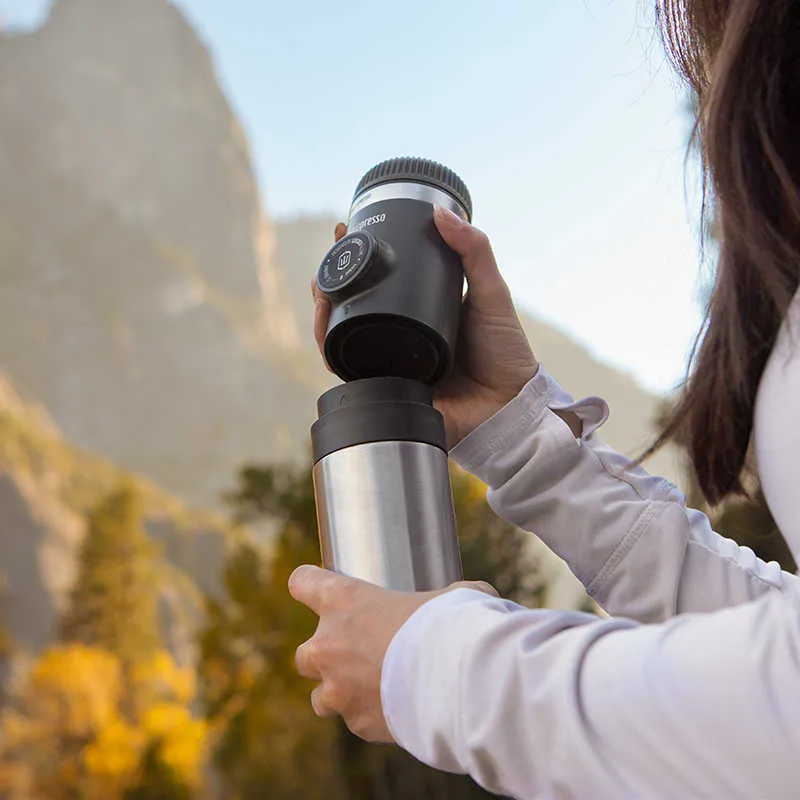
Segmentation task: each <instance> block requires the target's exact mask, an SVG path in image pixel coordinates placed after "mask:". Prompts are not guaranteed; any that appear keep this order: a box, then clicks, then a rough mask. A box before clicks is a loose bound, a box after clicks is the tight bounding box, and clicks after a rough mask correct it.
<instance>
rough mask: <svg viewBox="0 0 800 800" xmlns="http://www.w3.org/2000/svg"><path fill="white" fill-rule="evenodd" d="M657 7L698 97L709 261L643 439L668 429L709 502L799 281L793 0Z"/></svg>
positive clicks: (799, 143) (799, 90)
mask: <svg viewBox="0 0 800 800" xmlns="http://www.w3.org/2000/svg"><path fill="white" fill-rule="evenodd" d="M657 13H658V20H659V22H660V27H661V31H662V36H663V39H664V42H665V44H666V47H667V51H668V53H669V55H670V57H671V59H672V61H673V62H674V64H675V65H676V66H677V68H678V70H679V71H680V72H681V73H682V74H683V76H684V77H685V78H686V80H687V81H688V82H689V84H690V86H691V87H692V89H693V91H694V92H695V93H696V96H697V100H698V109H699V113H698V120H697V126H696V129H695V136H696V139H697V141H698V142H699V145H700V151H701V153H702V156H703V165H704V174H705V176H706V186H707V202H708V204H709V206H710V210H711V211H712V212H713V215H714V227H715V231H716V234H717V237H718V239H719V265H718V269H717V274H716V281H715V284H714V288H713V291H712V293H711V298H710V301H709V305H708V309H707V314H706V321H705V325H704V326H703V329H702V331H701V332H700V334H699V336H698V340H697V343H696V345H695V351H694V357H693V359H692V365H691V370H690V374H689V377H688V379H687V382H686V384H685V386H684V390H683V393H682V396H681V398H680V400H679V402H678V404H677V405H676V407H675V410H674V412H673V413H672V414H671V416H670V418H669V419H668V421H667V424H666V427H665V429H664V431H663V433H662V434H661V436H660V437H659V439H658V441H657V442H656V445H655V447H659V446H661V445H662V444H664V443H665V442H666V441H668V440H669V439H671V438H673V437H674V436H675V435H676V434H678V433H680V435H681V439H682V440H683V441H684V442H686V443H687V445H688V449H689V454H690V457H691V460H692V463H693V465H694V469H695V472H696V475H697V480H698V483H699V485H700V488H701V489H702V490H703V493H704V494H705V496H706V498H707V499H708V501H709V502H710V503H712V504H715V503H717V502H719V501H720V500H722V499H723V498H724V497H725V496H726V495H728V494H731V493H736V492H741V491H742V470H743V467H744V464H745V459H746V456H747V451H748V447H749V442H750V434H751V431H752V427H753V410H754V405H755V399H756V393H757V390H758V384H759V382H760V380H761V376H762V374H763V372H764V367H765V365H766V362H767V358H768V357H769V354H770V352H771V350H772V348H773V346H774V344H775V340H776V337H777V334H778V331H779V329H780V326H781V322H782V320H783V318H784V317H785V315H786V311H787V308H788V306H789V304H790V302H791V300H792V297H793V296H794V294H795V292H796V291H797V288H798V281H799V280H800V0H658V2H657ZM797 402H800V398H797ZM654 449H655V448H654Z"/></svg>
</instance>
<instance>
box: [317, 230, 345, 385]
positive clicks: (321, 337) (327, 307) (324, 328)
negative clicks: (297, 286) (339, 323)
mask: <svg viewBox="0 0 800 800" xmlns="http://www.w3.org/2000/svg"><path fill="white" fill-rule="evenodd" d="M346 233H347V225H345V224H344V223H343V222H339V223H338V224H337V225H336V228H335V229H334V231H333V238H334V240H335V241H337V242H338V241H339V239H341V238H342V237H343V236H344V235H345V234H346ZM311 296H312V297H313V298H314V341H315V342H316V343H317V347H318V348H319V351H320V353H322V356H323V358H324V357H325V334H326V333H327V332H328V321H329V320H330V316H331V301H330V300H329V299H328V298H327V297H326V296H325V295H324V294H323V293H322V292H321V291H320V288H319V286H318V285H317V276H316V275H315V276H314V277H313V278H312V279H311ZM325 366H326V367H328V369H329V370H330V366H329V365H328V364H327V362H326V364H325Z"/></svg>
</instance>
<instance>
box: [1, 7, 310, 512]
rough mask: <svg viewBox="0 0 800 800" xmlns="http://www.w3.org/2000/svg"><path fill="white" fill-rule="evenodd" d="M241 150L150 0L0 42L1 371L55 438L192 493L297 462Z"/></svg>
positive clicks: (302, 355)
mask: <svg viewBox="0 0 800 800" xmlns="http://www.w3.org/2000/svg"><path fill="white" fill-rule="evenodd" d="M273 249H274V230H273V229H272V227H271V226H270V224H269V223H268V222H266V221H265V220H264V216H263V214H262V211H261V207H260V201H259V197H258V194H257V191H256V187H255V183H254V179H253V174H252V168H251V164H250V157H249V153H248V149H247V144H246V142H245V140H244V137H243V135H242V131H241V128H240V126H239V124H238V122H237V120H236V119H235V117H234V116H233V114H232V113H231V110H230V107H229V105H228V102H227V100H226V99H225V96H224V95H223V93H222V90H221V89H220V87H219V85H218V82H217V80H216V77H215V74H214V70H213V64H212V62H211V59H210V57H209V54H208V52H207V51H206V48H205V47H204V45H203V44H202V43H201V42H200V40H199V38H198V37H197V35H196V34H195V32H194V31H193V30H192V28H191V27H190V26H189V24H188V23H187V22H186V20H185V19H184V18H183V17H182V16H181V14H180V13H179V12H178V11H177V9H175V8H174V7H173V6H172V5H171V4H170V3H168V2H167V1H166V0H114V2H108V0H59V2H56V3H55V5H54V6H53V8H52V12H51V16H50V19H49V20H48V22H47V23H46V24H45V25H44V26H43V27H42V28H41V29H40V30H37V31H35V32H34V33H31V34H26V35H17V36H11V35H5V36H0V269H2V292H0V333H1V335H0V371H3V372H5V373H6V374H7V375H9V376H10V377H11V378H12V380H13V382H14V385H15V387H16V389H17V390H18V391H19V392H20V393H21V394H22V395H23V396H24V397H25V398H28V399H33V400H36V401H37V402H40V403H42V404H43V405H44V406H45V407H46V408H47V409H48V411H49V413H50V414H51V415H52V417H53V418H54V420H55V421H56V423H57V424H58V426H59V427H60V428H61V429H62V430H63V432H64V434H65V436H66V437H67V438H68V439H69V440H70V441H73V442H75V443H76V444H77V445H79V446H80V447H84V448H86V449H88V450H91V451H93V452H98V453H101V454H103V455H105V456H106V457H108V458H110V459H112V460H114V461H115V462H118V463H120V464H121V465H123V466H126V467H129V468H131V469H135V470H137V471H139V472H142V473H144V474H146V475H148V476H149V477H151V478H152V479H154V480H155V481H157V482H158V483H159V484H160V485H162V486H164V487H165V488H166V489H169V490H170V491H173V492H176V493H177V494H179V495H180V496H182V497H184V498H185V499H187V500H190V501H192V502H202V503H214V502H216V501H217V499H218V496H219V493H220V492H221V491H222V490H223V489H225V488H227V487H228V486H229V484H230V481H231V476H232V475H233V474H234V472H235V470H236V469H237V468H238V466H239V465H240V464H241V463H242V461H245V460H259V461H269V460H286V459H297V457H298V453H299V452H301V451H302V450H303V447H302V444H301V443H302V442H303V441H304V440H305V438H306V436H307V427H308V419H309V418H310V416H311V414H312V412H313V401H314V397H315V395H316V389H317V388H318V387H319V385H320V380H321V379H322V378H323V372H322V370H321V369H320V368H319V366H318V363H317V360H316V359H314V358H312V357H311V354H309V353H307V352H305V351H303V350H302V349H301V348H300V346H299V333H298V330H299V328H298V325H297V322H296V320H295V318H294V315H293V311H292V308H291V304H290V303H288V302H287V299H286V289H285V286H284V277H283V275H282V274H281V273H280V272H278V271H277V270H276V268H275V263H274V259H273V255H272V251H273Z"/></svg>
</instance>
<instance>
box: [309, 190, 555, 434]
mask: <svg viewBox="0 0 800 800" xmlns="http://www.w3.org/2000/svg"><path fill="white" fill-rule="evenodd" d="M434 222H435V224H436V227H437V229H438V231H439V233H440V234H441V236H442V238H443V239H444V241H445V242H446V243H447V244H448V245H449V246H450V247H451V248H452V249H453V250H454V251H455V252H456V253H458V255H459V256H460V257H461V261H462V264H463V265H464V274H465V275H466V278H467V286H468V291H467V294H466V296H465V298H464V308H463V310H462V314H461V331H460V334H459V341H458V345H457V347H456V363H455V365H454V368H453V371H452V373H451V374H450V376H449V377H448V378H446V379H445V380H444V381H443V382H442V383H441V384H439V386H437V387H436V400H435V405H436V407H437V408H438V409H439V411H441V412H442V415H443V416H444V421H445V429H446V432H447V443H448V447H453V446H454V445H456V444H457V443H458V442H460V441H461V439H463V438H464V437H465V436H467V435H468V434H469V433H471V432H472V431H473V430H474V429H475V428H477V427H478V426H479V425H480V424H481V423H482V422H485V421H486V420H487V419H489V417H491V416H492V415H493V414H495V413H496V412H497V411H499V410H500V408H502V407H503V406H504V405H506V403H508V402H509V401H511V400H513V399H514V397H516V395H517V394H518V393H519V392H520V390H521V389H522V388H523V386H525V384H526V383H527V382H528V381H529V380H530V379H531V378H532V377H533V376H534V375H535V374H536V372H537V370H538V369H539V365H538V363H537V361H536V358H535V356H534V354H533V351H532V350H531V347H530V344H529V343H528V339H527V337H526V336H525V333H524V331H523V330H522V325H521V324H520V321H519V318H518V316H517V312H516V310H515V308H514V303H513V301H512V300H511V293H510V292H509V290H508V286H507V285H506V283H505V281H504V280H503V278H502V276H501V275H500V271H499V270H498V268H497V262H496V261H495V258H494V254H493V253H492V247H491V245H490V243H489V239H488V237H487V236H486V234H485V233H483V232H482V231H479V230H478V229H477V228H475V227H473V226H472V225H470V224H469V223H468V222H465V221H464V220H462V219H461V218H460V217H458V216H456V215H455V214H453V213H452V212H450V211H448V210H447V209H445V208H442V207H440V206H436V208H435V210H434ZM345 233H347V228H346V227H345V225H344V224H343V223H339V224H338V225H337V226H336V231H335V238H336V241H337V242H338V241H339V239H341V238H342V236H344V235H345ZM312 287H313V292H314V301H315V302H314V337H315V339H316V341H317V345H318V346H319V348H320V352H323V344H324V341H325V332H326V330H327V326H328V317H329V316H330V302H329V301H328V299H327V298H326V297H325V295H323V294H322V292H321V291H320V290H319V289H318V288H317V285H316V281H314V282H313V284H312Z"/></svg>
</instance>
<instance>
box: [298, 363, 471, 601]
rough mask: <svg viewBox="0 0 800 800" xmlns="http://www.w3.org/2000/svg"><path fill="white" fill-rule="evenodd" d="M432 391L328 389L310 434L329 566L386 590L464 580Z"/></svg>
mask: <svg viewBox="0 0 800 800" xmlns="http://www.w3.org/2000/svg"><path fill="white" fill-rule="evenodd" d="M432 400H433V390H432V389H431V388H430V387H428V386H426V385H424V384H422V383H419V382H417V381H413V380H407V379H404V378H367V379H363V380H357V381H351V382H350V383H346V384H344V385H342V386H337V387H335V388H334V389H331V390H330V391H328V392H326V393H325V394H324V395H322V397H320V399H319V401H318V412H319V419H318V420H317V422H315V423H314V425H313V427H312V429H311V438H312V443H313V449H314V471H313V477H314V493H315V498H316V504H317V516H318V524H319V536H320V545H321V549H322V559H323V564H324V566H326V567H327V568H329V569H333V570H336V571H337V572H341V573H344V574H346V575H351V576H354V577H357V578H361V579H363V580H366V581H369V582H370V583H374V584H377V585H379V586H383V587H385V588H388V589H399V590H404V591H425V590H430V589H440V588H443V587H445V586H447V585H448V584H450V583H452V582H453V581H458V580H460V579H461V574H462V573H461V559H460V555H459V549H458V538H457V534H456V523H455V513H454V510H453V496H452V490H451V487H450V476H449V472H448V465H447V449H446V443H445V434H444V423H443V420H442V417H441V414H439V412H438V411H436V409H435V408H434V407H433V403H432Z"/></svg>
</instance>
